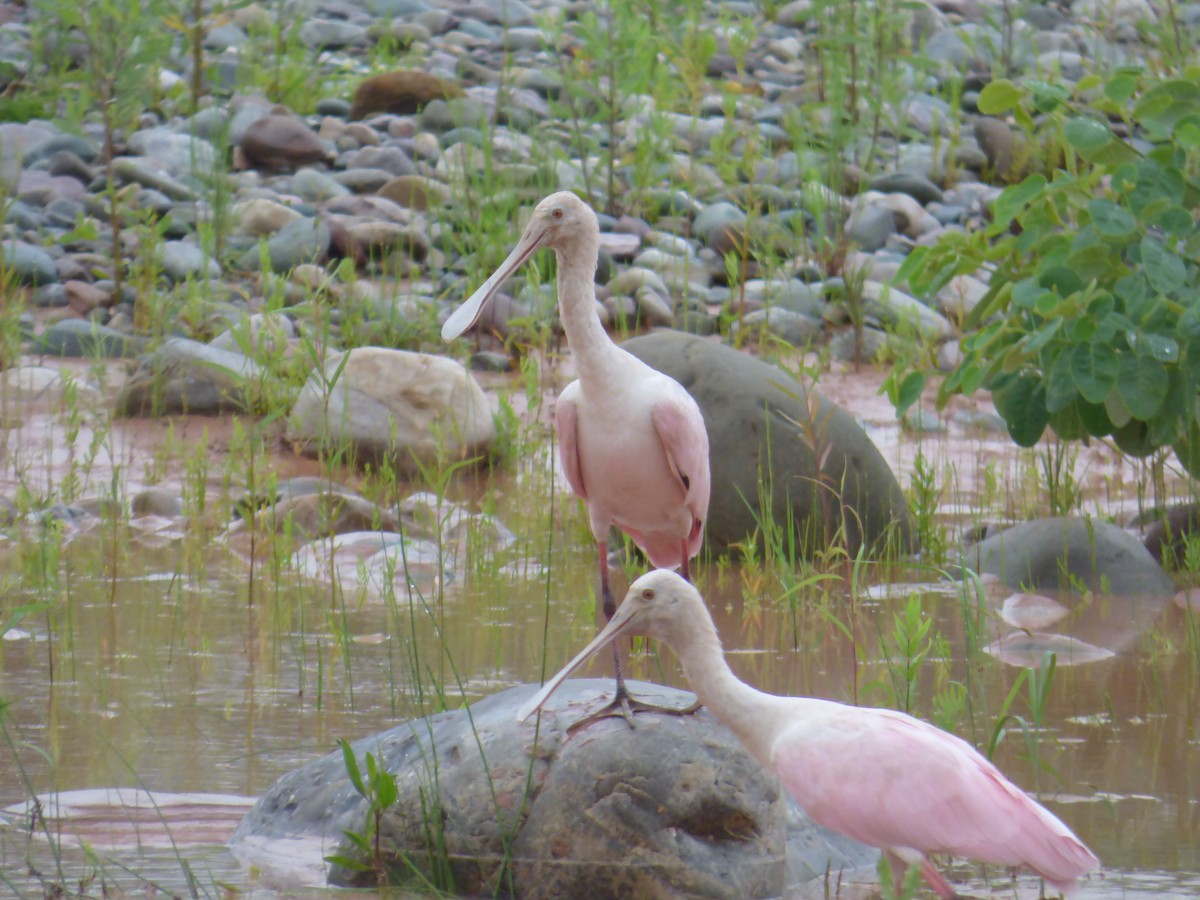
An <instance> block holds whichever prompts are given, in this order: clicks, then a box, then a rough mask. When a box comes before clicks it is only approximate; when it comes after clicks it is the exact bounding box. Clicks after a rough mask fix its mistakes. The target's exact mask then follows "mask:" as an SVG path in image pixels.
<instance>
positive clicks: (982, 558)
mask: <svg viewBox="0 0 1200 900" xmlns="http://www.w3.org/2000/svg"><path fill="white" fill-rule="evenodd" d="M966 561H967V562H968V563H969V564H970V565H971V567H972V568H974V569H975V570H976V571H978V572H981V573H982V572H990V573H991V574H993V575H997V576H999V578H1000V579H1001V580H1002V581H1003V582H1004V583H1005V584H1006V585H1008V586H1009V587H1010V588H1013V589H1014V590H1025V591H1038V592H1040V591H1046V592H1050V593H1054V592H1056V591H1061V590H1064V589H1074V590H1087V591H1091V592H1092V593H1095V594H1103V595H1107V596H1123V597H1130V596H1132V597H1137V596H1145V597H1156V598H1164V597H1170V596H1171V594H1172V593H1174V586H1173V585H1172V583H1171V578H1170V576H1169V575H1167V573H1166V572H1164V571H1163V569H1162V567H1161V566H1160V565H1159V564H1158V562H1157V561H1156V560H1155V559H1154V557H1153V556H1151V555H1150V552H1149V551H1148V550H1147V549H1146V548H1145V547H1143V546H1142V544H1141V542H1140V541H1138V539H1137V538H1136V537H1134V536H1133V535H1131V534H1129V532H1127V531H1125V530H1124V529H1121V528H1118V527H1117V526H1116V525H1113V524H1112V523H1110V522H1103V521H1100V520H1098V519H1081V518H1068V517H1061V518H1052V519H1038V520H1036V521H1033V522H1022V523H1021V524H1019V525H1014V526H1013V527H1012V528H1006V529H1005V530H1004V531H1001V532H1000V533H999V534H996V535H993V536H991V537H988V538H986V539H985V540H982V541H980V542H979V543H978V544H976V545H975V546H973V547H971V548H970V549H969V550H968V551H967V553H966ZM1055 596H1058V595H1057V594H1056V595H1055Z"/></svg>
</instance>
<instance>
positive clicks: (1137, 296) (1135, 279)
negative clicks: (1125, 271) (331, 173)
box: [1113, 273, 1150, 320]
mask: <svg viewBox="0 0 1200 900" xmlns="http://www.w3.org/2000/svg"><path fill="white" fill-rule="evenodd" d="M1113 293H1114V294H1116V296H1117V298H1118V299H1119V300H1120V301H1121V305H1122V306H1123V307H1124V308H1125V313H1126V315H1128V316H1130V317H1131V318H1132V319H1134V320H1138V319H1140V318H1141V317H1142V316H1143V315H1144V314H1145V307H1146V301H1147V300H1148V299H1149V296H1150V289H1149V287H1148V285H1147V283H1146V279H1145V277H1144V276H1143V275H1142V274H1141V273H1135V274H1133V275H1126V276H1125V277H1124V278H1122V279H1120V280H1119V281H1118V282H1117V283H1116V284H1115V285H1114V286H1113Z"/></svg>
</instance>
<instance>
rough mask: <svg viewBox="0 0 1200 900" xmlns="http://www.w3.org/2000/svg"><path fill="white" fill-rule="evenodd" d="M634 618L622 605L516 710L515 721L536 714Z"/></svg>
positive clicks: (625, 605) (628, 625)
mask: <svg viewBox="0 0 1200 900" xmlns="http://www.w3.org/2000/svg"><path fill="white" fill-rule="evenodd" d="M634 616H635V612H634V608H633V606H632V605H630V604H628V603H622V604H621V608H620V609H618V610H617V614H616V615H615V616H613V617H612V619H610V620H609V622H608V624H607V625H605V626H604V629H603V630H602V631H601V632H600V633H599V634H598V635H596V636H595V637H594V638H592V642H591V643H590V644H588V645H587V646H586V647H584V648H583V649H582V650H580V651H579V655H578V656H576V657H575V658H574V659H573V660H571V661H570V662H569V663H567V664H566V665H565V666H563V667H562V669H561V670H560V671H559V673H558V674H557V675H555V676H554V677H553V678H551V679H550V680H549V681H547V682H546V683H545V684H543V685H542V689H541V690H540V691H538V692H537V693H536V694H534V695H533V696H532V697H530V698H529V700H528V701H526V702H525V703H524V704H523V705H522V706H521V708H520V709H518V710H517V721H518V722H524V721H525V720H526V719H528V718H529V717H530V716H532V715H533V714H534V713H535V712H537V711H538V709H540V708H541V706H542V704H543V703H545V702H546V701H547V700H548V699H550V695H551V694H553V693H554V692H555V691H556V690H558V687H559V685H561V684H562V683H563V682H564V681H566V680H567V678H568V677H569V676H570V675H571V673H572V672H574V671H575V670H576V669H578V668H579V667H580V666H582V665H583V664H584V663H585V662H587V660H588V657H590V656H593V655H594V654H595V653H596V652H597V651H599V650H602V649H604V647H606V646H608V644H610V643H611V642H612V641H614V640H616V638H617V637H618V636H619V635H620V634H621V633H622V632H624V631H626V630H628V629H629V627H630V626H631V625H632V624H633V622H634Z"/></svg>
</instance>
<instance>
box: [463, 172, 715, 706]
mask: <svg viewBox="0 0 1200 900" xmlns="http://www.w3.org/2000/svg"><path fill="white" fill-rule="evenodd" d="M542 247H549V248H551V249H552V250H554V253H555V255H556V257H557V259H558V308H559V314H560V315H561V317H562V323H563V329H564V330H565V331H566V334H567V343H568V344H569V345H570V347H571V354H572V358H573V360H574V362H575V369H576V371H577V372H578V376H579V377H578V378H577V380H575V381H572V382H571V383H570V384H568V385H567V386H566V388H565V389H564V390H563V392H562V394H561V395H560V396H559V398H558V404H557V406H556V407H555V410H554V421H555V427H556V429H557V431H558V446H559V453H560V458H561V460H562V465H563V469H564V470H565V472H566V475H567V481H568V483H569V484H570V485H571V489H572V490H573V491H574V492H575V493H576V494H578V495H579V496H580V497H581V498H582V499H583V501H584V502H585V503H586V504H587V508H588V518H589V521H590V524H591V529H592V534H593V536H594V537H595V538H596V543H597V545H598V552H599V558H600V594H601V598H602V602H603V609H604V615H605V618H607V619H611V618H612V617H613V613H614V612H615V611H616V604H615V602H614V601H613V595H612V590H611V589H610V588H609V584H608V535H609V530H610V529H611V528H612V527H613V526H616V527H617V528H619V529H620V530H621V531H623V532H625V533H626V534H627V535H629V536H630V537H631V538H632V539H633V541H634V543H636V544H637V545H638V546H639V547H640V548H641V549H642V551H643V552H645V554H646V555H647V556H648V557H649V558H650V561H651V562H652V563H653V564H654V565H655V566H658V567H671V568H675V567H678V568H679V569H680V571H681V572H682V574H683V577H684V578H685V579H686V578H687V577H688V561H689V560H690V559H691V558H692V557H693V556H695V555H696V554H697V553H699V552H700V545H701V543H702V541H703V536H704V520H705V517H706V515H707V514H708V498H709V490H710V485H711V480H710V474H709V467H708V432H707V431H706V430H705V427H704V418H703V416H701V414H700V408H699V407H698V406H697V405H696V401H695V400H693V399H692V397H691V395H690V394H688V392H687V391H686V390H684V388H683V387H682V386H681V385H680V384H679V383H678V382H677V381H675V380H674V379H673V378H670V377H669V376H667V375H664V374H662V373H661V372H658V371H657V370H655V369H652V368H651V367H650V366H648V365H646V364H645V363H643V362H642V361H641V360H639V359H637V358H636V357H635V356H633V355H632V354H630V353H628V352H626V351H625V350H622V349H621V348H620V347H618V346H617V345H616V344H614V343H613V342H612V340H611V339H610V338H609V336H608V334H607V333H606V332H605V330H604V326H603V325H602V324H601V323H600V319H599V317H598V316H597V315H596V294H595V272H596V263H597V260H598V258H599V252H600V227H599V224H598V223H597V221H596V215H595V213H593V212H592V210H591V209H590V208H589V207H588V205H587V204H586V203H584V202H583V201H582V200H580V199H579V198H578V197H576V196H575V195H574V194H572V193H570V192H568V191H560V192H558V193H555V194H551V195H550V196H549V197H546V198H545V199H544V200H542V201H541V202H540V203H539V204H538V205H537V207H536V208H535V209H534V211H533V216H532V217H531V218H530V220H529V224H528V225H527V226H526V227H525V231H524V233H523V234H522V235H521V239H520V240H519V241H518V242H517V245H516V247H514V248H513V251H512V252H511V253H510V254H509V255H508V258H507V259H505V260H504V262H502V263H501V264H500V267H499V268H498V269H496V271H495V272H494V273H492V275H491V276H490V277H489V278H488V279H487V280H486V281H485V282H484V283H483V284H482V285H481V286H480V287H479V289H478V290H477V291H475V293H474V294H472V295H471V296H470V297H469V298H468V299H467V301H466V302H465V303H463V305H462V306H461V307H459V308H458V309H457V310H455V311H454V313H453V314H452V315H451V316H450V318H448V319H447V320H446V323H445V324H444V325H443V326H442V337H443V339H445V340H448V341H449V340H453V339H454V338H455V337H457V336H458V335H460V334H462V333H463V332H464V331H466V330H467V329H468V328H470V327H471V325H473V324H474V323H475V321H476V320H477V319H478V318H479V315H480V313H481V312H482V311H483V307H484V304H485V303H487V301H488V300H489V299H490V298H491V297H492V295H493V294H495V293H496V291H497V290H498V289H499V288H500V286H501V285H502V284H503V283H504V282H505V281H506V280H507V279H508V278H509V277H510V276H511V275H512V274H513V273H514V272H515V271H516V270H517V269H518V268H520V267H521V265H523V264H524V263H525V262H526V261H527V260H528V259H529V258H530V257H531V256H533V254H534V253H535V252H536V251H537V250H538V249H540V248H542ZM613 661H614V664H615V666H616V678H617V689H616V695H615V696H614V698H613V702H612V704H610V706H609V707H607V708H605V709H604V710H601V711H600V712H598V713H597V714H595V715H594V716H590V717H589V718H588V719H587V720H585V721H584V722H580V723H577V726H576V727H578V726H581V725H583V724H586V722H587V721H591V720H593V719H595V718H603V717H605V716H609V715H618V714H619V715H622V716H624V717H625V720H626V721H627V722H629V724H630V725H632V724H633V718H632V714H633V712H635V711H638V710H643V709H659V708H658V707H653V706H649V705H647V704H644V703H641V702H640V701H637V700H634V699H632V698H631V697H630V696H629V694H628V692H627V691H626V689H625V681H624V678H623V677H622V675H621V663H620V656H619V654H618V652H617V647H616V645H615V644H614V645H613ZM666 711H668V712H677V711H676V710H666Z"/></svg>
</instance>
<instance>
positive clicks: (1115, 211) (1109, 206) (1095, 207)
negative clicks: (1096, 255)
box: [1088, 197, 1137, 237]
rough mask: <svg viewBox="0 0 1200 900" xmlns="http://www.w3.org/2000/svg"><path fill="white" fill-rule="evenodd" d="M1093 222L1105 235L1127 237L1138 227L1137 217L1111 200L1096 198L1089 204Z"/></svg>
mask: <svg viewBox="0 0 1200 900" xmlns="http://www.w3.org/2000/svg"><path fill="white" fill-rule="evenodd" d="M1088 212H1089V213H1091V216H1092V224H1093V225H1095V226H1096V230H1097V231H1098V232H1100V233H1101V234H1102V235H1104V236H1105V237H1125V236H1126V235H1128V234H1132V233H1133V230H1134V229H1135V228H1136V227H1137V219H1135V218H1134V217H1133V216H1132V215H1131V214H1130V213H1129V212H1127V211H1126V210H1123V209H1121V207H1119V206H1117V204H1115V203H1113V202H1112V201H1111V200H1105V199H1103V198H1099V197H1098V198H1096V199H1095V200H1092V202H1091V203H1089V204H1088Z"/></svg>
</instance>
